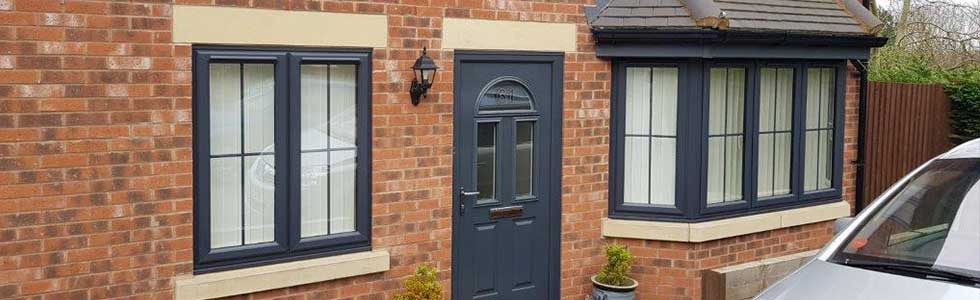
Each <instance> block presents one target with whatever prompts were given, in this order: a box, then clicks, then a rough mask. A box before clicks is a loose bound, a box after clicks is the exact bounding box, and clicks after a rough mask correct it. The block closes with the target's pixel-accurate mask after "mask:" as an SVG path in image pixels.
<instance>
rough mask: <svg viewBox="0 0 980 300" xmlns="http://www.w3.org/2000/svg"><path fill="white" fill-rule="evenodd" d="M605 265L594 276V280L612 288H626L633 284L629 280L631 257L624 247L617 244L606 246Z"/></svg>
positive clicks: (631, 264) (631, 266) (631, 267)
mask: <svg viewBox="0 0 980 300" xmlns="http://www.w3.org/2000/svg"><path fill="white" fill-rule="evenodd" d="M606 259H607V260H608V261H607V262H606V265H604V266H602V270H601V271H599V274H597V275H596V277H595V280H596V281H598V282H600V283H603V284H608V285H613V286H628V285H632V284H633V280H632V279H630V278H629V273H630V270H632V269H633V255H632V254H630V251H629V249H626V246H623V245H619V244H609V245H606Z"/></svg>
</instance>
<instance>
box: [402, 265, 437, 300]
mask: <svg viewBox="0 0 980 300" xmlns="http://www.w3.org/2000/svg"><path fill="white" fill-rule="evenodd" d="M438 277H439V270H436V268H434V267H432V266H430V265H427V264H423V265H420V266H418V267H417V268H415V274H412V276H411V277H409V278H408V279H407V280H405V292H403V293H401V294H398V295H395V300H442V285H440V284H439V279H438Z"/></svg>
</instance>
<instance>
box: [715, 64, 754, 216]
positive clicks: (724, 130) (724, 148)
mask: <svg viewBox="0 0 980 300" xmlns="http://www.w3.org/2000/svg"><path fill="white" fill-rule="evenodd" d="M710 76H711V77H710V82H709V101H708V102H709V108H708V135H709V137H708V192H707V193H708V204H715V203H723V202H730V201H738V200H741V199H742V180H743V178H742V174H743V173H742V167H743V159H744V155H743V154H744V152H743V151H744V150H743V141H744V138H745V137H744V135H743V129H742V128H743V122H744V110H745V109H744V107H745V70H744V69H741V68H712V69H711V73H710Z"/></svg>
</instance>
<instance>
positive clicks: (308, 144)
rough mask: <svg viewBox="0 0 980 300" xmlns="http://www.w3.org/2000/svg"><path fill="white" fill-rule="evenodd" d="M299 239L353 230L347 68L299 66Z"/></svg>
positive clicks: (352, 118) (353, 159) (353, 155)
mask: <svg viewBox="0 0 980 300" xmlns="http://www.w3.org/2000/svg"><path fill="white" fill-rule="evenodd" d="M300 70H301V71H300V91H301V94H300V173H301V176H302V178H301V179H300V180H301V182H300V191H301V195H300V198H301V200H300V202H301V203H302V204H301V208H300V215H301V217H300V218H301V220H302V221H301V225H300V230H301V234H300V236H301V237H312V236H318V235H328V234H337V233H344V232H351V231H354V219H355V214H354V197H352V195H355V180H354V179H355V178H357V176H356V174H355V170H356V169H357V142H356V138H357V130H356V128H357V127H356V124H357V122H356V121H357V120H356V119H357V117H356V114H355V106H354V102H355V97H354V94H355V88H354V87H355V85H356V84H357V83H356V82H355V80H354V72H355V69H354V66H353V65H328V64H304V65H302V66H300Z"/></svg>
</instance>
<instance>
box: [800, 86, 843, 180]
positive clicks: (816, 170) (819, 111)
mask: <svg viewBox="0 0 980 300" xmlns="http://www.w3.org/2000/svg"><path fill="white" fill-rule="evenodd" d="M835 81H836V74H834V69H832V68H810V69H809V70H807V100H806V129H807V133H806V151H805V159H806V162H805V163H804V168H805V170H804V177H803V189H804V190H805V191H814V190H820V189H826V188H830V186H831V179H832V178H833V174H832V171H833V144H834V143H833V133H834V107H835V97H836V92H835V84H834V82H835Z"/></svg>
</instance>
